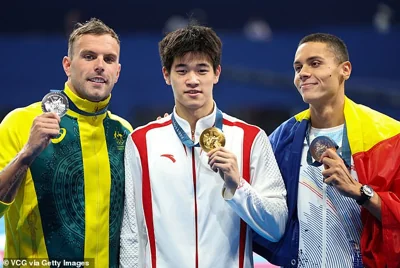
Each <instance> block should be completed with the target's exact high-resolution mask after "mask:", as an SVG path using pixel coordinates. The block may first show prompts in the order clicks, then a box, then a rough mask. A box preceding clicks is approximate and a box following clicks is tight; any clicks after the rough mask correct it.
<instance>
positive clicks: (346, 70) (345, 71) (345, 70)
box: [341, 61, 352, 80]
mask: <svg viewBox="0 0 400 268" xmlns="http://www.w3.org/2000/svg"><path fill="white" fill-rule="evenodd" d="M351 70H352V66H351V63H350V61H345V62H343V63H342V70H341V72H342V75H343V78H344V80H347V79H349V78H350V75H351Z"/></svg>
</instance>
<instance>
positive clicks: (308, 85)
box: [300, 83, 317, 88]
mask: <svg viewBox="0 0 400 268" xmlns="http://www.w3.org/2000/svg"><path fill="white" fill-rule="evenodd" d="M315 85H317V84H315V83H307V84H302V85H301V86H300V88H304V87H306V88H307V87H311V86H315Z"/></svg>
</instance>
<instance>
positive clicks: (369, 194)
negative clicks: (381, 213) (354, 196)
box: [356, 185, 373, 206]
mask: <svg viewBox="0 0 400 268" xmlns="http://www.w3.org/2000/svg"><path fill="white" fill-rule="evenodd" d="M365 188H367V189H365ZM365 191H367V193H365ZM360 193H361V196H360V198H359V199H358V200H356V202H357V204H359V205H360V206H362V205H363V204H364V203H365V202H366V201H367V200H370V199H371V197H372V195H373V190H372V188H371V187H369V186H368V185H363V186H361V188H360Z"/></svg>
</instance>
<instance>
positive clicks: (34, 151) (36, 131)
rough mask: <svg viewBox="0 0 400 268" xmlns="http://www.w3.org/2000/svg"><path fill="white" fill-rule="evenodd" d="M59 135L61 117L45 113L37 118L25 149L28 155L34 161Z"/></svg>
mask: <svg viewBox="0 0 400 268" xmlns="http://www.w3.org/2000/svg"><path fill="white" fill-rule="evenodd" d="M59 133H60V117H59V116H58V115H57V114H55V113H44V114H41V115H39V116H37V117H36V118H35V119H34V120H33V123H32V127H31V131H30V134H29V139H28V142H27V144H26V145H25V147H24V151H25V153H26V155H27V156H28V157H29V158H30V159H31V160H32V161H33V160H34V159H35V158H36V157H37V156H38V155H39V154H40V153H41V152H42V151H43V150H44V149H45V148H46V147H47V145H49V143H50V140H51V139H52V138H54V137H56V136H57V135H59Z"/></svg>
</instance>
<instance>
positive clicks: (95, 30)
mask: <svg viewBox="0 0 400 268" xmlns="http://www.w3.org/2000/svg"><path fill="white" fill-rule="evenodd" d="M86 34H93V35H105V34H109V35H111V37H112V38H114V39H115V40H117V42H118V45H119V44H120V40H119V37H118V35H117V34H116V33H115V31H114V30H113V29H112V28H110V27H108V26H107V25H106V24H105V23H104V22H102V21H101V20H99V19H97V18H91V19H90V20H88V21H86V22H84V23H79V22H78V23H77V24H75V28H74V30H73V31H72V33H71V34H70V35H69V40H68V57H70V58H72V55H73V46H74V43H75V41H76V40H78V39H79V38H80V37H81V36H83V35H86Z"/></svg>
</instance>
